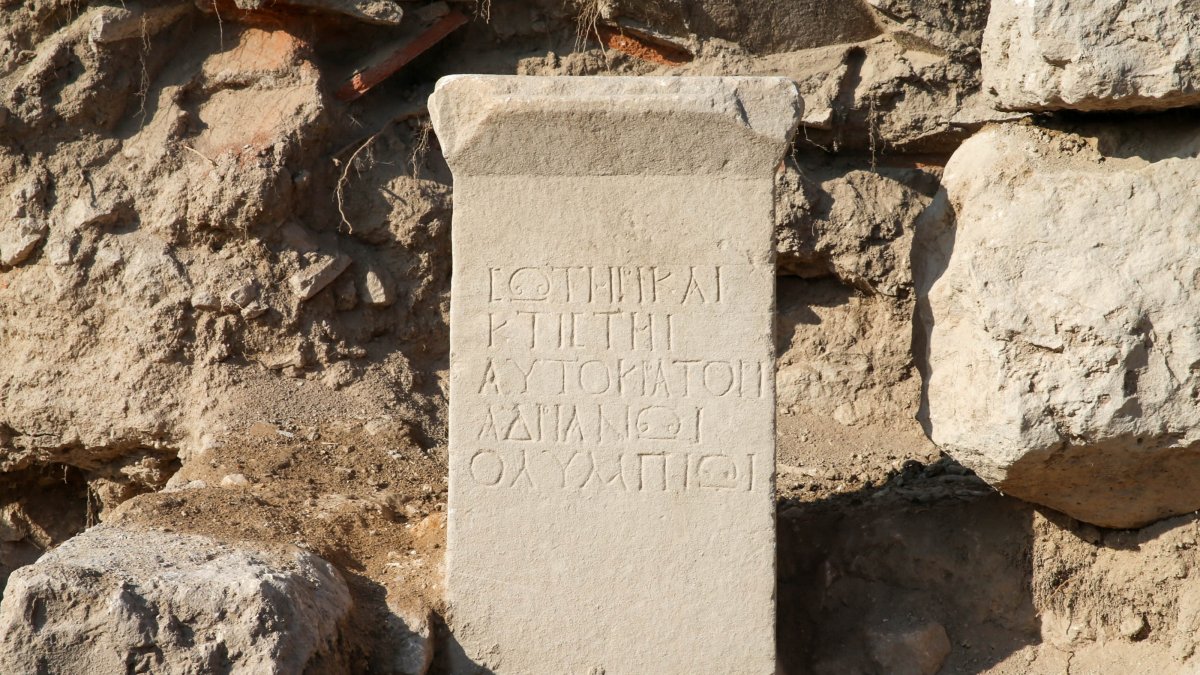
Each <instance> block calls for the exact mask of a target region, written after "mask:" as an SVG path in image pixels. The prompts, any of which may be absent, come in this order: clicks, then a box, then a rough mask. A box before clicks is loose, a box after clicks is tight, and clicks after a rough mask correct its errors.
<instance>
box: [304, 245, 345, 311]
mask: <svg viewBox="0 0 1200 675" xmlns="http://www.w3.org/2000/svg"><path fill="white" fill-rule="evenodd" d="M352 262H354V261H353V260H352V259H351V258H350V256H348V255H343V254H340V253H339V254H338V255H320V254H312V255H310V256H309V258H308V265H307V266H306V267H305V268H304V269H302V270H300V271H299V272H296V273H295V274H293V275H292V276H291V278H290V279H288V285H290V286H291V288H292V293H294V294H295V295H296V297H297V298H299V299H300V300H301V301H304V300H309V299H311V298H312V297H313V296H314V295H316V294H317V293H320V292H321V291H322V290H324V289H325V287H326V286H328V285H329V284H331V283H333V280H334V279H337V278H338V276H340V275H341V273H342V272H345V271H346V268H347V267H349V266H350V263H352Z"/></svg>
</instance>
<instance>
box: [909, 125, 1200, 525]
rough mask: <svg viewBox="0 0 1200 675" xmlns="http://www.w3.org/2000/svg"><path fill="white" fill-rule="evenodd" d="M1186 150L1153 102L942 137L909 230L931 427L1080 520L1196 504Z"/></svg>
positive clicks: (1191, 137) (944, 440) (1198, 420)
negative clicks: (940, 167) (930, 202)
mask: <svg viewBox="0 0 1200 675" xmlns="http://www.w3.org/2000/svg"><path fill="white" fill-rule="evenodd" d="M1120 134H1126V136H1125V137H1121V136H1120ZM1198 151H1200V134H1197V133H1196V131H1195V129H1194V125H1192V124H1191V123H1190V122H1189V121H1187V120H1184V124H1183V125H1182V126H1180V127H1174V128H1170V127H1169V125H1167V124H1166V123H1165V122H1164V120H1161V119H1160V120H1150V121H1147V122H1146V123H1145V124H1144V125H1139V126H1135V127H1128V126H1126V127H1111V126H1109V127H1105V126H1102V125H1097V126H1096V127H1094V128H1092V129H1091V130H1090V131H1088V133H1087V134H1076V133H1066V132H1061V131H1050V130H1045V129H1038V128H1036V127H1032V126H1016V125H1013V126H1008V127H999V128H992V129H989V130H987V131H985V132H983V133H980V134H978V135H976V136H974V137H973V138H971V139H970V140H968V141H967V142H966V143H964V144H963V145H962V147H961V148H959V150H958V151H957V152H955V154H954V156H953V157H952V158H951V159H950V162H949V163H948V164H947V166H946V171H945V175H944V179H943V184H944V185H945V189H946V192H945V193H944V194H943V195H941V196H939V198H938V202H937V204H938V205H939V206H940V207H941V208H940V209H939V211H940V213H941V214H942V215H944V216H946V220H945V222H943V223H942V224H941V229H939V227H938V226H937V225H934V224H933V223H932V221H931V222H930V223H929V224H928V226H927V227H924V229H922V228H919V229H918V241H917V244H916V245H915V246H914V261H915V269H914V274H915V276H916V277H917V285H918V311H919V315H918V320H919V322H920V328H921V331H922V332H923V333H924V334H925V339H926V342H927V350H926V351H927V354H926V360H927V366H926V367H925V371H926V372H925V386H926V389H927V404H928V425H929V430H930V432H931V438H932V439H933V441H934V442H935V443H937V444H938V445H939V446H940V447H942V448H943V449H945V450H946V451H947V452H948V453H950V454H951V455H953V456H954V457H955V458H956V459H958V460H959V461H961V462H962V463H963V464H965V465H967V466H969V467H971V468H973V469H975V470H976V471H977V472H978V473H979V474H980V475H981V476H982V477H983V478H985V479H986V480H987V481H988V482H990V483H991V484H993V485H995V486H996V487H997V488H999V489H1000V490H1002V491H1003V492H1005V493H1007V494H1011V495H1013V496H1016V497H1020V498H1022V499H1025V500H1028V501H1031V502H1035V503H1038V504H1043V505H1046V506H1050V507H1052V508H1055V509H1058V510H1059V511H1063V512H1065V513H1067V514H1068V515H1070V516H1072V517H1074V518H1077V519H1079V520H1082V521H1085V522H1089V523H1093V524H1095V525H1101V526H1106V527H1121V528H1126V527H1140V526H1142V525H1145V524H1147V523H1149V522H1152V521H1154V520H1157V519H1159V518H1164V517H1167V516H1171V515H1176V514H1181V513H1186V512H1189V511H1193V510H1195V509H1197V508H1200V491H1197V489H1196V486H1197V485H1198V484H1200V445H1198V444H1200V406H1198V405H1197V401H1196V397H1197V392H1200V368H1198V366H1200V327H1198V325H1197V322H1196V317H1197V316H1198V315H1200V293H1198V291H1197V287H1196V284H1197V281H1198V280H1200V258H1198V257H1197V256H1196V242H1197V229H1196V224H1197V220H1198V218H1200V194H1197V192H1196V189H1195V187H1196V184H1197V181H1198V180H1200V160H1198V159H1197V153H1198Z"/></svg>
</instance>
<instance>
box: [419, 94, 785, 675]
mask: <svg viewBox="0 0 1200 675" xmlns="http://www.w3.org/2000/svg"><path fill="white" fill-rule="evenodd" d="M800 108H801V106H800V101H799V98H798V96H797V92H796V88H795V86H794V85H793V84H792V83H790V82H788V81H787V80H784V79H782V78H661V79H660V78H638V79H633V78H587V79H583V78H488V77H455V78H448V79H443V80H442V81H441V82H440V83H439V87H438V89H437V91H436V92H435V94H434V96H433V98H432V99H431V104H430V110H431V114H432V117H433V122H434V125H435V128H436V129H437V132H438V137H439V139H440V140H441V142H442V148H443V150H444V152H445V154H446V158H447V161H448V162H449V164H450V166H451V168H452V169H453V170H454V173H455V221H454V227H455V239H454V243H455V251H454V266H455V267H454V275H453V281H452V284H453V288H452V298H453V300H452V306H451V325H452V330H451V372H450V387H451V397H450V398H451V400H450V416H451V425H450V497H449V500H450V504H449V506H450V527H449V549H448V567H449V583H450V586H449V600H450V605H451V616H450V622H451V628H452V630H453V632H454V636H455V638H456V640H457V643H458V645H459V647H460V653H459V654H457V657H456V658H458V660H459V667H460V668H462V672H470V668H471V666H469V665H468V664H469V663H474V664H476V665H478V666H480V667H484V668H490V669H491V670H492V671H495V672H502V673H531V672H555V673H559V672H562V673H567V672H570V673H588V672H592V673H599V672H604V673H608V674H610V675H613V674H617V673H644V672H657V673H695V672H740V673H773V672H774V671H775V664H774V655H775V648H774V640H773V634H774V622H775V619H774V601H773V598H774V583H775V580H774V571H773V567H774V541H775V539H774V515H773V514H774V504H773V485H772V476H773V473H774V471H773V466H774V414H775V410H774V387H773V381H772V372H773V369H774V359H773V347H772V339H771V333H772V313H771V309H772V306H773V302H774V284H775V280H774V255H773V252H772V229H773V215H772V211H773V191H774V177H775V173H776V170H777V167H778V166H779V163H780V160H781V159H782V157H783V154H784V152H785V151H786V149H787V147H788V144H787V140H788V137H789V136H790V134H791V132H792V130H793V129H794V128H795V126H796V124H797V121H798V118H799V115H800ZM531 216H532V217H531ZM513 542H520V545H515V546H514V545H513Z"/></svg>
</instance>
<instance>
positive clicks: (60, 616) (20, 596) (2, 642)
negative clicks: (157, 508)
mask: <svg viewBox="0 0 1200 675" xmlns="http://www.w3.org/2000/svg"><path fill="white" fill-rule="evenodd" d="M350 607H351V600H350V592H349V590H348V589H347V587H346V583H345V581H343V580H342V578H341V576H340V575H339V574H338V572H337V570H335V569H334V568H333V566H331V565H330V564H329V563H327V562H325V561H324V560H321V559H320V558H318V557H316V556H314V555H312V554H309V553H304V552H302V551H299V550H295V549H291V550H286V549H283V548H281V549H280V550H274V551H266V550H256V549H253V548H250V547H233V546H228V545H225V544H221V543H219V542H217V541H214V540H212V539H209V538H207V537H201V536H195V535H183V534H170V533H164V532H157V531H134V530H126V529H119V528H115V527H108V526H103V525H101V526H98V527H95V528H92V529H91V530H88V531H87V532H84V533H83V534H80V535H78V536H75V537H73V538H72V539H70V540H68V541H67V542H66V543H64V544H63V545H62V546H59V547H58V548H56V549H54V550H53V551H51V552H49V553H47V554H46V555H45V556H43V557H42V558H41V559H40V560H38V561H37V562H36V563H34V564H33V565H29V566H27V567H22V568H21V569H18V570H17V571H16V572H14V573H13V574H12V576H11V577H9V580H8V586H7V587H6V588H5V589H4V599H3V601H2V602H0V672H2V673H126V672H128V673H135V672H136V673H141V672H149V673H196V674H199V673H244V674H246V675H249V674H251V673H253V674H255V675H258V674H260V673H263V674H272V673H278V674H279V675H283V674H285V673H288V674H290V673H300V672H305V668H312V667H316V666H318V665H319V666H320V667H325V668H330V667H332V666H334V665H335V664H336V663H337V659H338V658H339V657H338V656H337V654H336V650H335V645H336V644H337V640H338V638H339V636H340V631H341V628H342V624H343V623H344V621H345V619H346V615H347V614H348V612H349V611H350ZM333 670H336V668H333Z"/></svg>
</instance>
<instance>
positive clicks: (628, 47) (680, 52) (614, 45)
mask: <svg viewBox="0 0 1200 675" xmlns="http://www.w3.org/2000/svg"><path fill="white" fill-rule="evenodd" d="M596 36H597V37H599V38H600V42H601V43H603V44H604V45H605V46H606V47H608V48H609V49H615V50H617V51H619V52H624V53H626V54H629V55H630V56H633V57H635V58H639V59H641V60H643V61H649V62H651V63H658V64H660V65H664V66H680V65H683V64H685V63H688V62H689V61H691V60H692V55H691V53H689V52H688V51H687V50H686V49H683V48H682V47H676V46H674V45H666V44H662V43H659V42H654V41H652V40H649V39H647V38H645V37H643V36H640V35H637V34H635V33H632V32H627V31H624V30H619V29H613V28H609V27H608V26H597V27H596Z"/></svg>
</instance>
